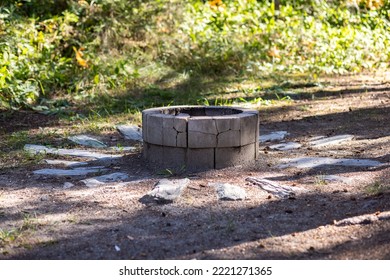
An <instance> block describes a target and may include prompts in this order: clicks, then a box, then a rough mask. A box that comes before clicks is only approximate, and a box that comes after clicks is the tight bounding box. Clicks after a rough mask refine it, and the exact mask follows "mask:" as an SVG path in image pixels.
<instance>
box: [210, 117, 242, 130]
mask: <svg viewBox="0 0 390 280" xmlns="http://www.w3.org/2000/svg"><path fill="white" fill-rule="evenodd" d="M213 120H214V121H215V125H216V127H217V131H218V132H219V133H221V132H225V131H228V130H240V125H241V121H240V117H239V115H229V116H218V117H213Z"/></svg>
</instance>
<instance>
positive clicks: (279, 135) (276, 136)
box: [259, 131, 289, 143]
mask: <svg viewBox="0 0 390 280" xmlns="http://www.w3.org/2000/svg"><path fill="white" fill-rule="evenodd" d="M287 135H289V133H288V132H287V131H275V132H271V133H269V134H264V135H260V137H259V141H260V143H264V142H271V141H280V140H283V139H284V138H285V137H286V136H287Z"/></svg>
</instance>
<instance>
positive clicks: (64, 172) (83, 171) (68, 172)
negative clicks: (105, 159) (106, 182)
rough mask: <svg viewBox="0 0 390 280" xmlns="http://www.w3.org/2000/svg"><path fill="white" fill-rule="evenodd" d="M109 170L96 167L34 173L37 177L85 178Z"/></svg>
mask: <svg viewBox="0 0 390 280" xmlns="http://www.w3.org/2000/svg"><path fill="white" fill-rule="evenodd" d="M104 171H107V169H105V168H104V166H94V167H79V168H74V169H55V168H54V169H40V170H36V171H34V172H33V173H34V174H36V175H50V176H83V175H88V174H90V173H98V172H104Z"/></svg>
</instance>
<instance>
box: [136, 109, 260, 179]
mask: <svg viewBox="0 0 390 280" xmlns="http://www.w3.org/2000/svg"><path fill="white" fill-rule="evenodd" d="M142 127H143V129H142V133H143V135H142V136H143V141H144V157H145V158H146V160H147V161H148V162H149V163H150V164H151V165H152V167H154V168H156V169H165V168H175V169H178V168H179V169H181V168H185V169H186V170H188V171H200V170H207V169H219V168H224V167H229V166H236V165H244V164H249V163H253V162H254V161H255V160H256V159H257V157H258V136H259V117H258V111H256V110H249V109H243V108H235V107H221V106H173V107H161V108H153V109H147V110H144V111H143V112H142Z"/></svg>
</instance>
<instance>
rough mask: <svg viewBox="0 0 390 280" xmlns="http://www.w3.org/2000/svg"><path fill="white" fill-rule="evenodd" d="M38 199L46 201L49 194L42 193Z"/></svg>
mask: <svg viewBox="0 0 390 280" xmlns="http://www.w3.org/2000/svg"><path fill="white" fill-rule="evenodd" d="M40 200H41V201H48V200H49V195H47V194H44V195H42V196H41V197H40Z"/></svg>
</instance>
